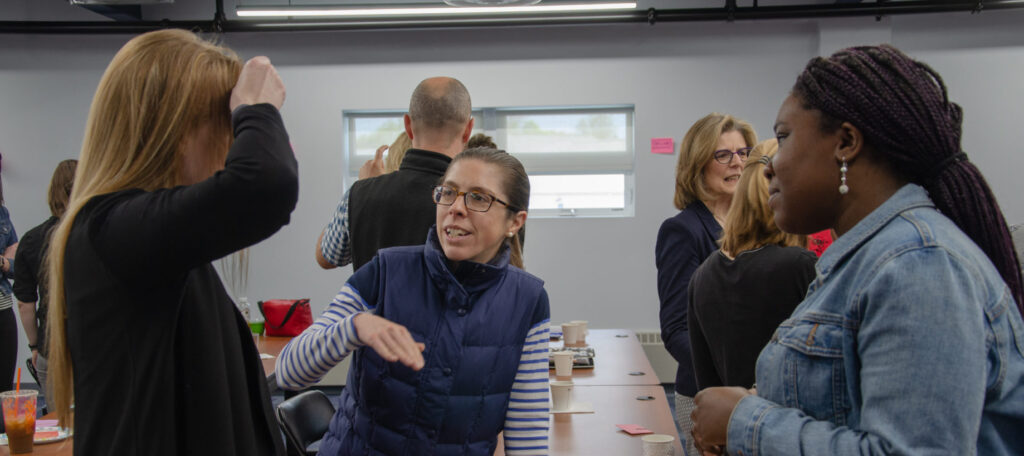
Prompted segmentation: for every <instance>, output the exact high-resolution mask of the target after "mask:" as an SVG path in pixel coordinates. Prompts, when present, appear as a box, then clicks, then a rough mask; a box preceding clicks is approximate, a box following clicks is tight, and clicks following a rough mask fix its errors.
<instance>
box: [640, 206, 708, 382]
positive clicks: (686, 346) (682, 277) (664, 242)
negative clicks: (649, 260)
mask: <svg viewBox="0 0 1024 456" xmlns="http://www.w3.org/2000/svg"><path fill="white" fill-rule="evenodd" d="M721 232H722V227H721V226H720V225H719V224H718V222H717V221H715V216H714V215H712V214H711V211H709V210H708V208H707V206H705V205H704V203H702V202H700V201H695V202H693V203H691V204H690V205H689V206H686V209H683V210H682V211H681V212H679V214H676V216H675V217H672V218H670V219H667V220H665V222H663V223H662V224H661V229H659V230H658V241H657V244H655V247H654V259H655V264H656V265H657V267H658V299H659V300H660V301H661V313H660V315H659V316H660V317H661V339H662V340H663V341H664V343H665V348H666V349H667V350H668V352H669V353H670V354H671V355H672V357H673V358H675V360H676V362H678V363H679V367H678V368H677V369H676V385H675V386H676V392H677V393H679V394H682V395H683V396H688V397H693V396H695V395H696V394H697V380H696V379H695V378H694V376H693V361H692V360H691V357H690V335H689V329H688V327H687V324H686V289H687V288H688V287H689V286H690V276H691V275H693V271H696V270H697V267H698V266H700V264H701V263H703V262H704V259H705V258H707V257H708V256H710V255H711V254H712V253H713V252H714V251H716V250H718V244H717V242H716V240H717V239H718V236H720V235H721Z"/></svg>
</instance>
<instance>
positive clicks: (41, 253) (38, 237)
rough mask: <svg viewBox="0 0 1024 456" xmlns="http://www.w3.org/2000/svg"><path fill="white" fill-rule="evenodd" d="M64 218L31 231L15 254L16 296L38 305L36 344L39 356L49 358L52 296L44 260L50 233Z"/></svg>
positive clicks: (52, 219)
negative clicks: (47, 318)
mask: <svg viewBox="0 0 1024 456" xmlns="http://www.w3.org/2000/svg"><path fill="white" fill-rule="evenodd" d="M57 222H60V219H59V218H57V217H50V218H48V219H46V221H45V222H43V223H42V224H40V225H39V226H37V227H35V228H32V229H31V230H28V232H27V233H25V236H22V238H21V243H19V244H18V251H17V253H15V254H14V263H15V264H17V265H18V268H17V269H15V270H14V297H15V298H17V299H18V301H21V302H34V303H36V327H37V328H38V331H37V333H36V345H37V346H38V350H39V355H40V356H42V357H43V358H45V357H46V353H47V352H46V309H47V308H48V305H47V304H48V303H49V302H50V301H49V293H48V292H47V287H48V284H47V283H46V274H45V270H44V269H43V268H42V264H43V261H42V260H43V258H46V251H47V250H48V249H49V248H50V232H51V231H53V228H54V227H55V226H57Z"/></svg>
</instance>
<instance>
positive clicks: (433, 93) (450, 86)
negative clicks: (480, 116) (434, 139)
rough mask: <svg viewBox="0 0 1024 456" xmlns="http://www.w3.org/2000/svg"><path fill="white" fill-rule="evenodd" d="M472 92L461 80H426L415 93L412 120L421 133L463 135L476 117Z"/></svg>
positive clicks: (413, 125)
mask: <svg viewBox="0 0 1024 456" xmlns="http://www.w3.org/2000/svg"><path fill="white" fill-rule="evenodd" d="M472 106H473V105H472V103H471V102H470V99H469V91H468V90H466V86H464V85H462V83H461V82H459V81H458V80H457V79H454V78H447V77H436V78H429V79H424V80H423V82H421V83H420V84H419V85H418V86H416V90H414V91H413V92H412V100H410V101H409V117H410V119H411V121H412V128H413V130H414V131H416V130H421V133H420V134H424V133H429V134H431V135H434V134H444V135H447V134H451V135H459V134H461V133H462V130H463V129H465V127H466V124H467V123H468V122H469V119H470V118H471V117H472V115H473V107H472Z"/></svg>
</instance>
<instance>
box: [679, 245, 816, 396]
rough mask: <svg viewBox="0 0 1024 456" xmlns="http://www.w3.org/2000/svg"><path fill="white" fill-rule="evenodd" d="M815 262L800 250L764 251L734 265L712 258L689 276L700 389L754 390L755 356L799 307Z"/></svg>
mask: <svg viewBox="0 0 1024 456" xmlns="http://www.w3.org/2000/svg"><path fill="white" fill-rule="evenodd" d="M817 260H818V257H817V256H816V255H815V254H814V253H813V252H811V251H809V250H807V249H804V248H801V247H779V246H777V245H767V246H764V247H761V248H760V249H756V250H748V251H746V252H743V253H740V254H739V255H738V256H737V257H736V258H735V259H729V258H728V257H726V256H725V255H723V254H722V252H721V251H718V252H715V253H713V254H712V255H711V256H710V257H708V259H707V260H706V261H704V264H702V265H701V266H700V268H698V269H697V271H696V272H694V273H693V277H692V278H691V279H690V290H689V314H690V318H689V325H690V342H691V345H690V346H691V349H692V353H693V371H694V374H695V375H696V377H697V386H698V387H699V388H700V389H704V388H708V387H711V386H742V387H744V388H750V387H751V385H753V384H754V370H755V369H754V368H755V366H756V364H757V357H758V355H760V354H761V350H762V349H763V348H764V346H765V345H766V344H767V343H768V340H769V339H771V337H772V334H774V333H775V328H776V327H778V326H779V323H782V322H783V321H785V320H786V319H787V318H789V316H790V314H792V313H793V309H795V308H796V306H797V305H798V304H800V301H803V299H804V295H805V294H807V287H808V286H809V285H810V284H811V281H812V280H814V276H815V271H814V264H815V262H817Z"/></svg>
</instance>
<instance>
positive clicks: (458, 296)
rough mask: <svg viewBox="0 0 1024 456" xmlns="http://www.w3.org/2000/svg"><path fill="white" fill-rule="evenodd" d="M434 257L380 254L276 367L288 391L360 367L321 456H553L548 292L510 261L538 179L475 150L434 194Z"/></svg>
mask: <svg viewBox="0 0 1024 456" xmlns="http://www.w3.org/2000/svg"><path fill="white" fill-rule="evenodd" d="M433 197H434V202H435V203H436V205H437V208H436V210H435V212H436V223H435V225H434V227H433V228H432V229H431V230H430V231H429V232H428V233H427V237H426V245H419V246H406V247H394V248H388V249H382V250H380V251H379V252H378V253H377V255H376V256H375V257H374V258H373V259H372V260H371V261H370V262H369V263H367V264H366V265H365V266H363V267H362V268H359V269H357V270H356V272H355V274H353V275H352V277H351V278H350V279H349V280H348V282H347V283H346V284H345V286H344V287H343V288H342V289H341V291H340V292H339V293H338V295H337V296H336V297H335V298H334V300H333V301H332V302H331V304H330V305H329V306H328V308H327V310H326V311H325V312H324V313H323V315H321V316H320V318H318V319H317V321H316V322H314V323H313V325H312V326H310V327H309V328H308V329H306V330H305V331H304V332H303V333H302V334H300V335H299V336H298V337H296V338H295V339H293V340H292V341H291V342H289V343H288V345H287V346H286V347H285V348H284V350H283V351H282V352H281V355H280V356H279V357H278V359H277V366H276V370H275V372H276V373H277V382H278V385H280V386H281V388H284V389H290V390H294V389H301V388H305V387H308V386H310V385H313V384H315V383H317V382H318V381H320V379H321V378H323V376H324V375H325V374H326V373H327V371H329V370H330V369H331V368H332V367H334V366H335V365H337V364H338V363H340V362H341V361H342V360H343V359H344V358H345V357H346V356H348V355H349V354H351V355H352V366H351V368H350V369H349V376H348V382H347V383H346V386H345V389H344V390H343V391H342V393H341V398H340V405H339V407H338V411H337V413H336V414H335V415H334V418H333V419H332V420H331V424H330V429H329V430H328V431H327V434H326V435H325V436H324V438H323V440H322V441H321V443H320V454H321V455H324V456H337V455H344V456H351V455H392V456H397V455H405V454H436V455H456V454H458V455H477V456H490V455H492V454H494V450H495V447H496V445H497V437H498V434H499V433H501V432H503V437H504V445H505V454H507V455H510V456H513V455H545V454H548V446H547V439H548V422H549V419H550V418H549V416H548V412H549V410H548V327H549V324H550V319H549V317H550V309H549V305H548V297H547V292H546V291H545V290H544V286H543V281H541V280H540V279H538V278H536V277H534V276H532V275H530V274H528V273H526V272H523V270H522V269H520V268H519V267H516V266H517V265H516V264H515V263H513V262H512V261H513V260H512V255H511V253H512V252H511V251H512V249H513V247H514V245H515V243H516V241H515V237H516V235H517V234H516V233H517V232H518V231H519V229H520V228H522V226H523V223H524V222H526V216H527V210H528V208H527V205H528V204H529V201H530V181H529V179H528V178H527V176H526V171H525V170H524V169H523V166H522V164H520V163H519V161H518V160H516V159H515V158H514V157H512V156H511V155H509V154H507V153H505V152H503V151H499V150H494V149H484V148H480V149H469V150H466V151H465V152H463V153H461V154H459V155H457V156H456V157H455V159H454V160H453V161H452V164H451V166H450V167H449V168H448V172H447V173H446V174H445V176H444V179H443V180H442V181H441V184H440V185H439V186H437V187H436V188H435V189H434V191H433Z"/></svg>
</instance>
